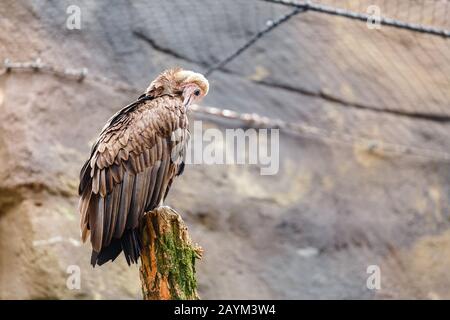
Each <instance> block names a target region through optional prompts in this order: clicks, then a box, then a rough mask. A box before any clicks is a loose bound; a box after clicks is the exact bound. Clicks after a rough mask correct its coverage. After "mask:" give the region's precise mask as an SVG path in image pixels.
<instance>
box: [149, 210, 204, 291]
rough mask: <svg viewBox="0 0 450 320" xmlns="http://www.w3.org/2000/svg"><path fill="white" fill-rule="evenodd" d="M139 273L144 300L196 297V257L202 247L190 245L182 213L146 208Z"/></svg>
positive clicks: (198, 257)
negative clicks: (148, 210) (147, 209)
mask: <svg viewBox="0 0 450 320" xmlns="http://www.w3.org/2000/svg"><path fill="white" fill-rule="evenodd" d="M141 240H142V252H141V266H140V277H141V284H142V293H143V296H144V300H177V299H183V300H196V299H199V297H198V294H197V280H196V275H195V260H196V259H200V258H201V255H202V249H201V247H199V246H197V245H193V244H192V242H191V239H190V237H189V234H188V232H187V227H186V225H185V224H184V222H183V220H182V219H181V216H180V215H179V214H178V213H177V212H176V211H175V210H173V209H172V208H170V207H160V208H157V209H155V210H152V211H150V212H148V213H147V214H146V215H145V217H144V221H143V223H142V228H141Z"/></svg>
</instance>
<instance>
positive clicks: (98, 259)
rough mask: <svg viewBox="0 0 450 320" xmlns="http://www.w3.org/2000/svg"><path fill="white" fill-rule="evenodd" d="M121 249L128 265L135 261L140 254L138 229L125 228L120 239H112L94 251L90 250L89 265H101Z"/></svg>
mask: <svg viewBox="0 0 450 320" xmlns="http://www.w3.org/2000/svg"><path fill="white" fill-rule="evenodd" d="M122 251H123V253H124V255H125V259H126V260H127V263H128V265H131V264H132V263H137V262H138V260H139V257H140V256H141V241H140V239H139V235H138V229H130V230H126V231H125V232H124V234H123V235H122V237H121V238H120V239H114V238H113V239H112V241H111V243H110V244H109V245H108V246H107V247H104V248H102V249H101V250H100V252H96V251H94V250H92V255H91V265H92V266H93V267H95V266H96V265H99V266H101V265H102V264H104V263H106V262H108V261H114V260H115V259H116V258H117V257H118V256H119V254H120V253H121V252H122Z"/></svg>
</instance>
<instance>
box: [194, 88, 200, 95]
mask: <svg viewBox="0 0 450 320" xmlns="http://www.w3.org/2000/svg"><path fill="white" fill-rule="evenodd" d="M194 94H195V95H196V96H197V97H198V96H199V95H200V90H198V89H197V90H195V91H194Z"/></svg>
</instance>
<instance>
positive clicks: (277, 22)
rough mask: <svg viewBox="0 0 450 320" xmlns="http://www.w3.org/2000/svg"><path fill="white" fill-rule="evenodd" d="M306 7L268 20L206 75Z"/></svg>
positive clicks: (221, 66)
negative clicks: (273, 19)
mask: <svg viewBox="0 0 450 320" xmlns="http://www.w3.org/2000/svg"><path fill="white" fill-rule="evenodd" d="M306 10H307V9H306V8H295V9H294V10H293V11H291V12H289V13H288V14H286V15H284V16H282V17H281V18H279V19H277V20H275V21H268V22H267V26H266V27H265V28H264V29H262V30H261V31H259V32H257V33H256V34H255V35H254V36H253V37H252V38H251V39H250V40H248V41H247V42H246V43H244V44H243V45H242V46H241V47H239V48H237V49H236V51H234V52H233V53H232V54H230V55H229V56H228V57H226V58H225V59H223V60H222V61H220V62H219V63H217V64H216V65H213V66H212V67H211V68H209V69H208V70H207V71H206V73H205V75H206V76H209V75H211V73H213V72H214V71H215V70H218V69H221V68H223V67H224V66H225V65H226V64H228V63H229V62H231V61H232V60H234V59H235V58H237V57H238V56H239V55H240V54H241V53H243V52H244V51H245V50H247V49H248V48H249V47H250V46H251V45H253V44H254V43H255V42H256V41H258V39H261V38H262V37H263V36H265V35H266V34H267V33H269V32H270V31H272V30H273V29H275V28H276V27H278V26H280V25H281V24H283V23H284V22H286V21H288V20H289V19H290V18H292V17H293V16H295V15H297V14H299V13H301V12H305V11H306Z"/></svg>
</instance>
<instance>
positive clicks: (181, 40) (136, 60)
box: [0, 0, 450, 299]
mask: <svg viewBox="0 0 450 320" xmlns="http://www.w3.org/2000/svg"><path fill="white" fill-rule="evenodd" d="M343 2H344V3H345V4H346V5H347V6H348V8H353V9H355V8H357V3H358V1H343ZM361 3H362V6H363V7H364V5H367V1H361ZM399 3H400V4H401V5H402V6H407V5H408V3H410V2H409V1H399ZM72 4H75V5H78V6H80V8H81V12H82V20H81V21H82V28H81V30H68V29H67V28H65V23H66V18H67V14H66V8H67V7H68V6H69V5H72ZM411 6H412V11H411V12H412V14H411V17H412V19H413V20H414V18H415V17H418V16H419V15H418V14H415V12H416V13H417V12H418V10H419V9H418V8H419V7H420V5H417V6H415V5H411ZM383 9H386V11H387V12H389V13H390V12H391V11H390V10H393V8H392V7H389V8H383ZM289 10H290V9H289V8H285V7H283V6H279V5H271V4H268V3H265V2H263V1H257V0H255V1H248V0H245V1H244V0H239V1H238V0H236V1H226V2H225V1H218V0H217V1H206V0H197V1H184V0H183V1H181V0H178V1H173V2H170V3H169V2H161V1H133V2H132V3H131V2H121V3H120V4H119V3H118V4H117V5H114V6H113V5H110V4H109V2H107V1H96V2H95V3H94V2H92V1H58V2H51V3H50V2H44V1H31V0H29V1H21V2H17V1H12V0H6V1H2V3H1V4H0V58H1V59H2V60H3V59H5V58H8V59H10V60H12V61H30V60H34V59H35V58H38V57H39V58H41V60H42V61H43V62H45V63H49V64H52V65H56V66H60V67H67V68H81V67H86V68H88V70H89V73H88V78H87V79H86V80H85V81H82V82H77V81H74V80H70V79H65V78H60V77H55V76H53V75H48V74H43V73H20V72H14V73H12V74H6V75H2V76H0V159H1V161H2V165H1V166H0V298H2V299H5V298H20V299H27V298H33V299H46V298H58V299H67V298H83V299H111V298H120V299H136V298H140V297H141V293H140V286H139V274H138V268H137V267H131V268H128V267H127V265H126V262H125V259H124V258H123V257H120V258H119V259H118V260H117V261H116V262H114V263H110V264H106V265H104V266H102V267H100V268H95V269H92V268H91V267H90V266H89V257H90V249H89V245H82V244H81V243H80V242H79V229H78V224H79V221H78V219H79V217H78V215H77V196H76V188H77V184H78V173H79V170H80V168H81V166H82V164H83V161H84V160H85V159H86V157H87V156H88V152H89V148H90V145H91V143H92V141H93V140H94V139H95V137H96V135H97V134H98V132H99V131H100V130H101V128H102V127H103V125H104V123H105V122H106V121H107V119H108V118H109V117H110V116H111V115H112V114H113V113H114V112H116V111H117V110H118V109H119V108H120V107H122V106H124V105H126V104H128V103H129V102H131V101H133V99H135V98H136V96H137V95H138V94H139V92H140V91H142V90H144V88H146V86H147V85H148V82H149V81H150V80H151V79H153V77H154V76H155V75H156V74H157V73H158V72H160V71H161V70H162V69H164V68H166V67H170V66H174V65H179V66H182V67H185V68H191V69H194V70H198V71H201V72H204V71H205V70H206V69H207V68H208V67H209V66H210V65H212V64H213V63H216V62H218V61H219V60H220V59H221V58H224V57H225V56H227V55H228V54H229V53H231V52H233V51H234V50H235V48H236V47H237V46H239V45H241V44H243V43H244V42H245V41H246V40H247V39H249V38H250V37H251V36H252V34H254V33H255V32H256V31H257V30H259V29H261V28H262V27H263V26H264V25H265V24H266V22H267V20H269V19H270V20H274V19H276V18H277V17H280V16H281V15H283V14H285V13H286V12H289ZM401 12H403V11H402V10H398V11H395V12H394V11H393V13H392V15H394V14H400V13H401ZM427 15H428V16H429V15H430V13H429V12H428V11H427ZM400 18H401V16H400ZM438 18H439V17H437V18H436V19H438ZM425 20H426V19H425ZM413 22H414V21H413ZM416 22H417V21H416ZM419 22H420V21H419ZM425 22H427V21H425ZM428 22H429V23H436V24H438V25H439V23H438V22H439V21H438V20H436V21H428ZM449 54H450V45H449V42H448V40H447V41H446V40H444V39H442V38H439V37H430V36H426V35H422V34H413V33H410V32H406V31H398V30H395V29H392V28H388V27H383V28H382V29H381V30H379V31H376V30H375V31H372V30H369V29H367V28H366V26H365V24H364V23H360V22H354V21H348V20H345V19H343V18H338V17H329V16H323V15H320V14H317V13H312V12H309V13H305V14H302V15H299V16H297V17H295V18H293V19H292V20H291V21H289V22H287V23H286V24H284V25H282V26H281V27H279V28H278V29H276V30H274V31H273V32H272V33H270V34H268V35H267V36H266V37H264V38H262V39H260V40H259V41H258V42H257V43H256V44H255V45H254V46H253V47H252V48H250V49H249V50H248V51H247V52H245V53H244V54H243V55H242V56H240V57H239V58H238V59H236V60H235V61H233V62H232V63H230V64H229V65H227V66H226V70H225V71H223V70H219V71H216V72H215V73H213V74H212V75H211V76H210V83H211V91H210V94H209V95H208V97H207V98H206V99H205V101H204V104H205V105H210V106H216V107H222V108H229V109H233V110H236V111H239V112H256V113H259V114H261V115H266V116H269V117H272V118H280V119H283V120H285V121H290V122H296V123H307V124H309V125H312V126H317V127H319V128H322V129H324V130H326V132H328V133H332V132H337V133H339V135H338V137H342V135H343V134H345V135H352V136H356V137H367V138H370V139H377V140H383V141H387V142H390V143H395V144H397V145H412V146H416V147H420V148H426V149H432V150H440V151H444V152H448V150H450V139H449V137H450V124H449V121H448V117H449V116H450V113H449V110H450V109H449V108H448V106H449V101H450V98H449V96H450V90H449V87H450V80H449V77H448V75H449V74H450V70H449V68H450V64H449V63H448V56H449ZM95 77H107V78H110V79H113V80H114V81H116V82H117V83H124V84H126V85H128V86H130V87H134V88H137V89H136V91H127V90H120V89H118V88H117V87H116V86H115V85H113V84H108V83H105V82H104V81H100V80H99V79H98V78H95ZM193 118H199V119H200V118H202V117H200V116H198V115H193ZM202 119H205V118H202ZM236 125H237V124H236V123H233V124H231V123H228V122H226V121H221V122H217V121H215V120H214V119H213V118H206V120H205V123H204V127H207V126H209V127H218V128H220V129H221V130H224V129H225V128H226V127H230V126H236ZM333 137H334V135H333V134H330V135H329V136H327V137H321V138H320V139H318V138H317V136H314V135H313V136H312V137H311V136H297V135H292V134H287V133H282V134H281V136H280V159H281V163H280V172H279V174H277V175H275V176H261V175H260V174H259V168H258V167H257V166H254V165H251V166H250V165H246V166H238V165H236V166H231V165H229V166H225V165H215V166H211V165H190V166H188V167H187V168H186V171H185V174H184V175H183V176H182V177H180V178H179V179H178V180H177V181H176V183H175V184H174V187H173V189H172V190H171V193H170V195H169V197H168V204H169V205H170V206H172V207H173V208H175V209H176V210H177V211H178V212H180V213H182V214H183V218H184V220H185V222H186V224H187V225H188V226H189V228H190V234H191V237H192V239H193V240H194V241H195V242H198V243H199V244H200V245H201V246H202V248H203V249H204V256H203V259H202V261H200V262H199V263H198V275H199V294H200V296H201V297H202V298H205V299H207V298H210V299H221V298H239V299H246V298H255V299H257V298H259V299H264V298H277V299H278V298H289V299H296V298H346V299H349V298H356V299H360V298H368V299H371V298H398V297H400V298H429V299H435V298H449V297H450V291H449V289H448V288H449V286H448V285H447V282H448V281H447V279H448V277H447V276H446V274H447V270H448V266H449V263H450V259H449V258H448V257H449V255H448V254H446V252H447V251H448V247H449V243H450V242H449V237H448V232H449V230H448V229H449V227H450V224H449V213H450V207H449V202H448V198H449V195H450V183H449V182H450V170H449V168H450V165H449V162H448V160H443V159H440V158H439V157H438V158H436V159H431V158H428V157H416V156H411V155H404V154H403V155H402V154H388V153H386V152H382V151H377V152H375V153H371V152H367V151H366V150H365V149H364V148H361V146H359V145H358V144H355V143H348V142H343V141H342V140H343V139H342V138H336V139H333ZM224 148H225V146H224ZM71 265H77V266H79V267H80V270H81V289H80V290H69V289H68V288H67V286H66V281H67V278H68V276H69V274H68V273H67V269H68V268H69V266H71ZM369 265H379V266H380V268H381V272H382V282H381V285H382V289H381V290H379V291H371V290H368V289H367V288H366V279H367V277H368V276H369V275H368V274H367V273H366V269H367V267H368V266H369Z"/></svg>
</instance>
